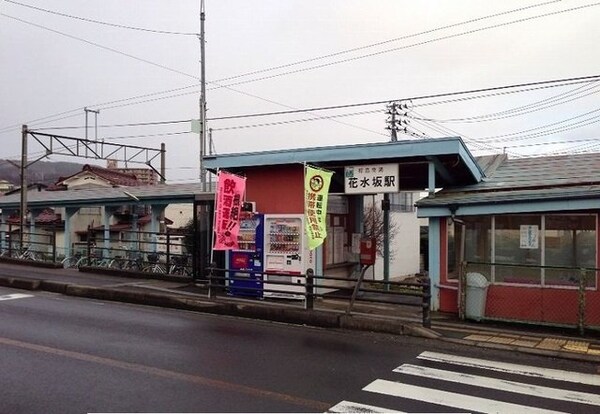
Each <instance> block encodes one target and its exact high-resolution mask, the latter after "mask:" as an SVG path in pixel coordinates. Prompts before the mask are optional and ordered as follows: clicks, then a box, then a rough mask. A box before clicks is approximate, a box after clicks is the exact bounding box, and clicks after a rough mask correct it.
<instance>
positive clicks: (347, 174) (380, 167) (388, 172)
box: [344, 164, 400, 194]
mask: <svg viewBox="0 0 600 414" xmlns="http://www.w3.org/2000/svg"><path fill="white" fill-rule="evenodd" d="M398 191H400V188H399V185H398V164H375V165H355V166H352V167H345V169H344V192H345V193H346V194H378V193H397V192H398Z"/></svg>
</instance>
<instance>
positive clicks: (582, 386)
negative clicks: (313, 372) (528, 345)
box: [328, 352, 600, 414]
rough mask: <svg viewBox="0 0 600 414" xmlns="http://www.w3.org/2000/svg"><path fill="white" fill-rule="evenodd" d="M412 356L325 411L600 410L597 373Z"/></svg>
mask: <svg viewBox="0 0 600 414" xmlns="http://www.w3.org/2000/svg"><path fill="white" fill-rule="evenodd" d="M416 359H417V361H415V362H418V364H417V363H415V364H410V363H406V364H402V365H401V366H399V367H397V368H396V369H394V370H393V371H392V373H391V374H390V376H389V378H378V379H376V380H374V381H373V382H371V383H370V384H368V385H367V386H365V387H364V388H363V389H362V391H363V392H361V393H359V395H358V397H359V398H357V400H358V401H347V400H344V401H341V402H339V403H338V404H336V405H334V406H333V407H331V408H330V409H329V411H328V412H332V413H342V412H343V413H382V412H388V413H389V412H399V413H402V412H440V410H442V412H482V413H511V414H512V413H565V412H567V413H588V412H589V413H594V412H600V375H596V374H585V373H580V372H573V371H564V370H559V369H551V368H542V367H537V366H530V365H520V364H513V363H507V362H500V361H493V360H486V359H478V358H471V357H463V356H458V355H451V354H444V353H438V352H422V353H421V354H419V355H418V356H417V358H416ZM377 396H379V397H377ZM373 401H377V402H379V401H380V402H382V404H381V405H380V404H377V403H376V404H373Z"/></svg>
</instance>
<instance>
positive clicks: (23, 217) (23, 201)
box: [19, 125, 29, 251]
mask: <svg viewBox="0 0 600 414" xmlns="http://www.w3.org/2000/svg"><path fill="white" fill-rule="evenodd" d="M28 133H29V131H28V130H27V125H23V126H22V127H21V204H20V210H21V211H20V212H19V230H20V232H21V235H20V237H19V239H20V242H19V244H20V246H19V247H20V249H21V251H24V248H23V242H24V240H23V238H24V235H25V225H26V223H27V177H26V175H25V174H26V172H27V134H28Z"/></svg>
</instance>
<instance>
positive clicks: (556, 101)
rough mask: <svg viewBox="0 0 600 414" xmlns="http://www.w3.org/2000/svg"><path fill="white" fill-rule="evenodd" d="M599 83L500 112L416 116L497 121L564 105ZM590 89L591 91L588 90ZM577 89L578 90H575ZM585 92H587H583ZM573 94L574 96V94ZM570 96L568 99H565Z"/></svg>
mask: <svg viewBox="0 0 600 414" xmlns="http://www.w3.org/2000/svg"><path fill="white" fill-rule="evenodd" d="M598 87H600V83H597V84H596V85H583V86H580V87H578V88H576V89H574V90H572V91H568V92H563V93H560V94H558V95H555V96H553V97H550V98H546V99H542V100H540V101H537V102H533V103H530V104H527V105H522V106H518V107H515V108H511V109H507V110H504V111H500V112H493V113H490V114H484V115H477V116H471V117H465V118H450V119H433V118H418V119H420V120H421V121H435V122H440V123H478V122H490V121H497V120H500V119H507V118H512V117H516V116H522V115H526V114H530V113H532V112H537V111H542V110H544V109H548V108H552V107H555V106H558V105H564V104H566V103H569V102H572V101H575V100H578V99H582V98H585V97H586V96H589V95H593V94H596V93H598V92H599V91H598V90H593V89H598ZM590 90H591V91H590ZM576 91H578V92H576ZM583 92H587V93H585V94H584V93H583ZM574 95H575V96H574ZM567 98H570V99H567Z"/></svg>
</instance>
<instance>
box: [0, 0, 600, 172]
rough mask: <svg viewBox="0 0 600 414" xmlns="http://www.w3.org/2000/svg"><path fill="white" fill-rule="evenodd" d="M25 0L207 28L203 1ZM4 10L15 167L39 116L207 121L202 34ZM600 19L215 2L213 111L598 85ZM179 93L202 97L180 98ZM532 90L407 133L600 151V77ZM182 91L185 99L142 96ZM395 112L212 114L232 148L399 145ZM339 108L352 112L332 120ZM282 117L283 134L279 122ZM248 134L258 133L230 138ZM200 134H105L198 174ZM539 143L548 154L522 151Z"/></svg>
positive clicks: (170, 130) (592, 10) (182, 126)
mask: <svg viewBox="0 0 600 414" xmlns="http://www.w3.org/2000/svg"><path fill="white" fill-rule="evenodd" d="M15 1H17V2H18V3H22V4H27V5H30V6H34V7H38V8H43V9H46V10H48V11H52V12H57V13H62V14H67V15H71V16H75V17H78V18H84V19H91V20H97V21H102V22H106V23H111V24H117V25H124V26H131V27H137V28H145V29H152V30H162V31H169V32H181V33H197V32H199V26H200V24H199V7H200V0H177V1H173V0H128V1H123V0H95V1H92V0H85V1H84V0H45V1H41V0H15ZM537 5H539V6H537ZM587 5H589V7H584V8H580V9H577V10H571V11H568V10H570V9H574V8H578V7H582V6H587ZM529 6H532V7H529ZM533 6H535V7H533ZM517 9H521V10H518V11H514V12H510V11H513V10H517ZM508 12H510V13H508ZM0 13H2V14H3V15H0V63H1V64H0V79H1V80H2V81H1V82H0V96H1V101H0V140H2V141H1V142H2V145H1V146H0V158H18V156H19V154H20V125H21V124H23V123H27V124H28V125H29V126H30V128H32V129H36V128H48V127H70V126H74V127H79V128H78V129H61V130H55V131H54V132H55V133H57V134H63V135H68V136H78V137H83V136H84V131H83V129H82V128H81V127H82V126H83V125H84V124H85V117H84V111H83V107H85V106H87V107H89V108H91V109H99V110H100V115H99V117H98V123H99V124H100V125H115V124H132V123H145V122H156V121H183V120H188V119H192V118H198V98H199V90H200V87H199V80H198V78H199V73H200V71H199V56H200V47H199V41H198V38H197V37H196V36H194V35H185V34H179V35H168V34H158V33H151V32H147V31H139V30H132V29H124V28H117V27H111V26H107V25H100V24H95V23H92V22H87V21H84V20H81V19H75V18H69V17H64V16H59V15H56V14H51V13H48V12H43V11H40V10H34V9H31V8H28V7H24V6H22V5H18V4H15V3H14V2H9V1H0ZM496 14H501V15H497V16H495V17H487V16H492V15H496ZM542 15H547V16H543V17H537V16H542ZM7 16H10V17H7ZM15 18H18V19H21V21H19V20H15ZM473 19H478V20H477V21H473V22H470V23H464V24H461V23H462V22H466V21H469V20H473ZM599 20H600V4H599V3H596V2H594V1H593V0H564V1H546V2H544V1H542V0H538V1H523V0H519V1H508V0H504V1H501V2H500V1H493V2H492V1H482V0H472V1H471V0H448V1H442V0H439V1H433V0H431V1H418V2H415V1H404V0H387V1H384V0H370V1H366V0H361V1H359V0H261V1H251V0H206V40H207V43H206V73H207V80H208V82H209V83H208V84H207V90H208V92H207V99H208V117H209V119H210V118H217V117H223V116H230V115H241V114H250V113H262V112H274V111H283V110H289V109H292V108H295V109H306V108H315V107H324V106H337V105H346V104H357V103H369V102H379V101H387V100H392V99H402V98H408V97H419V96H424V95H431V94H441V93H447V92H455V91H463V90H472V89H478V88H488V87H496V86H503V85H511V84H521V83H528V82H538V81H543V80H551V79H561V78H573V77H581V76H589V75H596V74H600V70H599V69H598V68H600V65H599V63H600V52H599V50H600V49H599V48H598V47H597V45H596V43H597V41H598V39H600V25H598V24H597V22H598V21H599ZM26 22H28V23H29V24H28V23H26ZM32 24H34V25H37V26H33V25H32ZM38 26H43V27H45V28H47V29H52V30H54V31H58V32H62V33H64V34H65V35H69V36H72V37H67V36H65V35H61V34H58V33H56V32H52V31H49V30H47V29H44V28H41V27H38ZM448 26H451V27H448ZM75 38H79V39H83V40H85V41H88V42H92V43H95V44H96V46H95V45H92V44H90V43H85V42H84V41H81V40H77V39H75ZM99 46H101V47H99ZM108 49H113V51H110V50H108ZM117 51H118V52H120V53H117ZM126 55H130V56H126ZM132 56H133V57H135V58H133V57H132ZM323 56H328V57H326V58H321V57H323ZM136 58H137V59H136ZM298 62H304V63H300V64H296V63H298ZM281 66H284V67H283V68H279V69H275V70H269V69H272V68H277V67H281ZM253 72H254V73H255V74H252V75H247V74H249V73H253ZM256 72H258V73H256ZM240 75H243V76H240ZM228 78H230V79H229V80H227V79H228ZM259 78H262V79H260V80H258V79H259ZM178 88H186V89H181V90H177V91H173V90H176V89H178ZM522 89H523V88H520V89H518V90H510V92H514V93H509V94H501V95H498V94H497V93H496V94H494V96H481V95H482V94H477V95H464V96H455V97H452V98H435V99H429V100H420V99H418V100H414V101H412V103H410V105H409V106H410V111H409V115H410V117H412V118H421V119H412V120H411V123H410V125H409V130H410V131H412V135H400V136H399V139H417V138H415V135H417V136H420V137H421V139H424V138H425V137H441V136H456V135H460V136H462V137H463V138H464V139H465V141H466V142H467V143H468V145H469V148H470V149H471V150H472V151H473V152H474V154H475V155H478V154H484V153H494V152H502V150H503V148H504V147H508V148H506V151H508V152H509V153H510V154H511V155H513V156H519V155H531V154H542V153H543V154H551V153H562V152H565V151H566V152H568V153H574V152H578V151H590V150H598V148H600V134H599V133H598V132H597V131H598V126H597V124H596V123H595V122H596V121H598V120H600V110H599V107H600V106H599V105H598V103H597V102H598V100H597V97H596V93H597V92H598V91H600V83H599V82H595V83H578V84H571V85H566V86H561V87H556V88H546V89H537V90H534V91H527V92H524V91H523V90H522ZM165 91H173V92H167V93H163V94H156V95H152V96H149V97H146V98H139V99H129V98H133V97H136V96H143V95H148V94H155V93H159V92H165ZM517 91H519V93H516V92H517ZM505 92H509V91H505ZM172 95H180V96H176V97H171V96H172ZM487 95H489V94H487ZM167 97H168V98H167ZM465 98H469V99H465ZM456 99H461V100H459V101H457V100H456ZM120 100H124V101H121V102H117V103H109V102H114V101H120ZM148 100H152V101H151V102H140V101H148ZM448 100H451V101H450V102H446V101H448ZM68 111H71V112H68ZM594 111H598V112H594ZM384 112H385V105H384V104H379V105H364V106H357V107H353V108H341V109H335V110H329V111H319V112H309V113H298V114H288V115H280V116H269V117H259V118H243V119H229V120H213V121H211V122H210V123H209V127H210V128H213V129H214V131H213V140H214V148H215V150H216V152H217V153H220V154H223V153H231V152H245V151H255V150H268V149H280V148H297V147H307V146H327V145H341V144H352V143H366V142H383V141H387V140H389V135H388V134H389V133H388V131H386V130H385V126H386V124H385V121H386V118H387V116H386V114H385V113H384ZM357 113H360V114H357ZM57 114H58V115H57ZM349 114H353V115H349ZM55 115H56V116H55ZM49 116H54V117H53V118H46V117H49ZM330 116H340V117H336V118H331V119H317V120H315V118H318V117H330ZM65 117H68V118H65ZM596 117H598V119H596ZM40 118H45V119H44V120H43V121H37V122H35V121H36V120H38V119H40ZM59 118H65V119H59ZM92 119H93V118H92V117H91V116H90V123H92V122H93V121H92ZM307 119H311V121H307ZM423 119H425V120H423ZM298 120H301V122H290V121H298ZM302 120H303V121H302ZM272 123H278V124H276V125H264V124H272ZM240 126H252V127H248V128H239V129H227V128H234V127H240ZM446 128H450V130H448V129H446ZM189 130H190V126H189V124H188V123H174V124H166V125H160V126H157V125H154V126H136V127H121V128H104V127H103V128H100V130H99V138H105V139H106V140H111V139H115V137H130V136H138V135H147V136H144V137H140V138H119V139H116V142H122V143H128V144H131V145H143V146H150V147H159V145H160V143H161V142H165V143H166V145H167V167H168V168H167V176H168V178H169V179H171V180H173V181H192V180H197V177H198V154H199V150H198V146H199V145H198V136H197V135H195V134H193V133H188V131H189ZM46 132H48V131H46ZM159 134H163V135H162V136H152V135H159ZM169 134H172V135H169ZM148 135H150V136H148ZM92 136H93V132H90V137H92ZM593 139H596V143H594V141H593ZM573 140H575V141H576V142H572V143H565V141H573ZM582 140H586V141H582ZM587 140H592V141H587ZM552 142H560V143H561V144H548V143H552ZM532 143H537V144H538V146H528V147H523V146H522V145H526V144H532ZM541 143H546V145H539V144H541ZM32 145H33V144H32ZM595 145H598V146H597V147H596V146H595ZM36 150H39V147H37V148H36V147H35V146H33V147H32V148H31V149H30V153H32V154H33V153H34V152H35V151H36ZM51 160H65V161H75V162H82V163H84V162H86V160H83V159H77V158H66V157H65V158H60V157H58V156H53V157H51ZM88 162H89V161H88ZM101 164H103V163H101Z"/></svg>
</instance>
